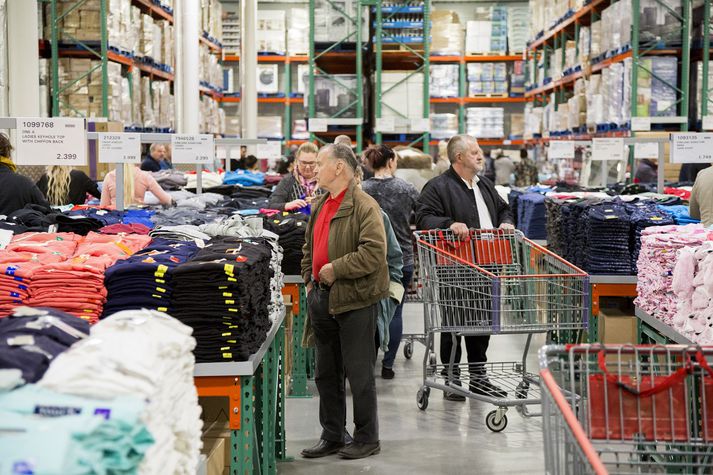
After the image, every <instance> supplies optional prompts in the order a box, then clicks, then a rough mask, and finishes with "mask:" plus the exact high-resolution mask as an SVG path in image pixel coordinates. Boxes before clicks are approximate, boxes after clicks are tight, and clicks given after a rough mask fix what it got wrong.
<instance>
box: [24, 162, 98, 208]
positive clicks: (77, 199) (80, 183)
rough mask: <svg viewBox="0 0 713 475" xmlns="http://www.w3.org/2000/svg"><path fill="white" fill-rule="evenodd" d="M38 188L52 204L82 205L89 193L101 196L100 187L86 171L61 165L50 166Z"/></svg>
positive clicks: (96, 196) (38, 183)
mask: <svg viewBox="0 0 713 475" xmlns="http://www.w3.org/2000/svg"><path fill="white" fill-rule="evenodd" d="M37 188H39V189H40V191H41V192H42V194H43V195H45V197H47V201H49V202H50V204H51V205H52V206H65V205H69V204H74V205H81V204H84V203H85V202H86V201H87V195H92V196H93V197H95V198H97V199H99V198H101V193H100V192H99V187H98V186H97V184H96V183H95V182H94V181H93V180H92V179H91V178H89V177H88V176H87V174H86V173H84V172H83V171H81V170H72V168H70V167H65V166H60V165H51V166H48V167H47V168H46V169H45V174H44V175H42V177H41V178H40V180H39V181H38V182H37Z"/></svg>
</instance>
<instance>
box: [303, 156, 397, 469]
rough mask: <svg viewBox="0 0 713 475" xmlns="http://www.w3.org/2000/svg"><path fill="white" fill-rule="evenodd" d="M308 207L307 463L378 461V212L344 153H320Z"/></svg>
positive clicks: (382, 271) (381, 277)
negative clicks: (311, 411) (350, 428)
mask: <svg viewBox="0 0 713 475" xmlns="http://www.w3.org/2000/svg"><path fill="white" fill-rule="evenodd" d="M317 160H318V166H317V181H318V183H319V187H320V188H321V189H323V190H324V191H325V194H324V195H323V196H320V197H319V198H317V199H316V201H315V202H314V205H313V212H312V216H311V218H310V221H309V223H308V225H307V231H306V233H305V245H304V248H303V252H304V258H303V259H302V277H303V279H304V282H305V284H306V286H307V292H308V293H307V305H308V310H309V318H310V323H311V327H312V330H313V331H314V336H315V342H316V346H317V365H316V374H315V383H316V385H317V391H318V392H319V421H320V424H321V426H322V435H321V437H320V440H319V442H318V443H317V444H316V445H315V446H313V447H310V448H308V449H304V450H303V451H302V456H303V457H307V458H317V457H324V456H326V455H330V454H334V453H337V452H338V453H339V455H341V456H342V457H344V458H352V459H355V458H363V457H368V456H369V455H373V454H376V453H379V451H380V450H381V446H380V443H379V427H378V426H379V423H378V419H377V406H376V384H375V381H374V365H375V363H376V353H375V347H374V334H375V332H376V318H377V304H378V302H379V301H380V300H381V299H383V298H385V297H386V296H388V294H389V274H388V270H387V265H386V235H385V232H384V222H383V218H382V214H381V210H380V209H379V205H378V203H377V202H376V201H374V199H373V198H371V197H370V196H369V195H367V194H366V193H365V192H363V191H362V190H361V189H359V188H358V187H357V186H356V183H355V180H354V177H355V173H356V170H357V167H358V163H357V159H356V157H355V156H354V153H353V152H352V151H351V149H350V148H349V147H346V146H344V145H335V144H332V145H327V146H325V147H323V148H322V150H320V152H319V154H318V156H317ZM345 378H346V379H348V380H349V386H350V388H351V391H352V396H353V404H354V425H355V428H354V440H353V442H351V443H350V444H348V445H345V430H344V421H345V420H346V394H345Z"/></svg>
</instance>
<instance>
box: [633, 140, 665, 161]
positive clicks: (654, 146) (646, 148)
mask: <svg viewBox="0 0 713 475" xmlns="http://www.w3.org/2000/svg"><path fill="white" fill-rule="evenodd" d="M634 158H653V159H658V158H659V144H658V143H656V142H640V143H635V144H634Z"/></svg>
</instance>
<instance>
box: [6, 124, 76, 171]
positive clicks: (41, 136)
mask: <svg viewBox="0 0 713 475" xmlns="http://www.w3.org/2000/svg"><path fill="white" fill-rule="evenodd" d="M15 163H17V164H18V165H66V166H70V167H78V166H84V165H86V164H87V133H86V130H85V128H84V119H78V118H69V117H53V118H49V119H48V118H35V117H18V119H17V152H16V155H15Z"/></svg>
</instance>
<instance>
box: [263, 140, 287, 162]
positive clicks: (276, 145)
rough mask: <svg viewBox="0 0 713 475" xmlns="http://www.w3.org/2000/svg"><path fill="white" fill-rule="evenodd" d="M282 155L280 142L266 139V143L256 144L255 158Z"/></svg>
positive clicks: (278, 156)
mask: <svg viewBox="0 0 713 475" xmlns="http://www.w3.org/2000/svg"><path fill="white" fill-rule="evenodd" d="M281 156H282V142H280V141H279V140H268V141H267V143H264V144H258V146H257V158H280V157H281Z"/></svg>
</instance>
